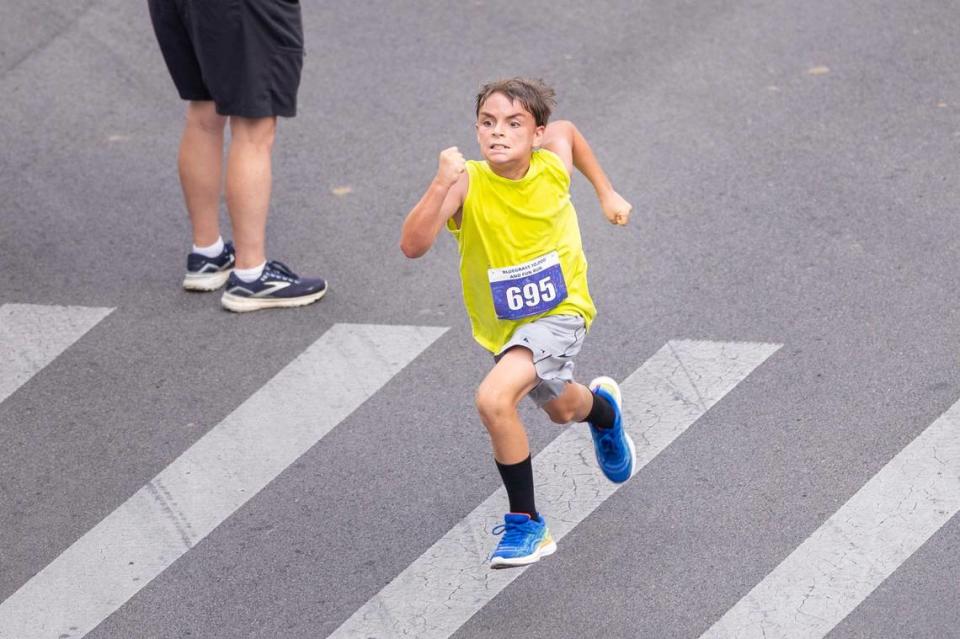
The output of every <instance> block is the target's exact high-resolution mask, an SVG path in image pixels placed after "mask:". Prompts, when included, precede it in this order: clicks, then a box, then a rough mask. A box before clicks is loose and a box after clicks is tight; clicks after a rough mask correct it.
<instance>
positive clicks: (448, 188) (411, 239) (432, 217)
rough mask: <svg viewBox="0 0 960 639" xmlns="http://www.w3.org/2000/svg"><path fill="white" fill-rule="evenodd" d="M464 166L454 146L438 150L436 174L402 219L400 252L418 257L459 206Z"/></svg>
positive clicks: (464, 185) (464, 192) (464, 191)
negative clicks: (418, 199) (439, 151)
mask: <svg viewBox="0 0 960 639" xmlns="http://www.w3.org/2000/svg"><path fill="white" fill-rule="evenodd" d="M466 168H467V165H466V162H465V160H464V159H463V155H462V154H461V153H460V151H459V150H458V149H457V147H455V146H452V147H450V148H449V149H444V150H443V151H442V152H441V153H440V162H439V166H438V168H437V175H436V177H434V178H433V181H431V182H430V186H428V187H427V191H426V193H424V194H423V197H421V198H420V201H419V202H417V204H416V206H414V207H413V209H411V211H410V213H408V214H407V219H406V220H404V222H403V230H402V231H401V232H400V250H401V251H403V254H404V255H406V256H407V257H420V256H421V255H423V254H424V253H426V252H427V251H429V250H430V247H431V246H433V243H434V241H435V240H436V239H437V234H438V233H439V232H440V229H442V228H443V225H444V224H446V223H447V220H449V219H450V218H451V217H453V216H454V215H456V214H457V213H458V212H459V211H460V209H461V208H462V207H463V201H464V199H465V198H466V196H467V173H466Z"/></svg>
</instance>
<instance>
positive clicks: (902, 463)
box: [701, 401, 960, 639]
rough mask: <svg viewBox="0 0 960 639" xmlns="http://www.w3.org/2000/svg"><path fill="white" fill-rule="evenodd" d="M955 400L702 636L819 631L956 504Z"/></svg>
mask: <svg viewBox="0 0 960 639" xmlns="http://www.w3.org/2000/svg"><path fill="white" fill-rule="evenodd" d="M958 432H960V401H958V402H957V403H955V404H954V405H953V406H951V407H950V408H949V409H948V410H947V412H945V413H944V414H943V415H941V416H940V417H939V418H938V419H937V420H936V421H935V422H933V423H932V424H931V425H930V426H928V427H927V429H926V430H925V431H923V432H922V433H920V435H919V436H918V437H917V438H916V439H914V440H913V441H912V442H911V443H910V444H908V445H907V446H906V448H904V449H903V450H902V451H901V452H900V453H899V454H898V455H897V456H896V457H894V458H893V459H892V460H890V462H889V463H887V465H886V466H884V467H883V468H882V469H881V470H880V472H878V473H877V474H876V475H874V476H873V478H872V479H870V481H868V482H867V483H866V484H865V485H864V486H863V487H862V488H861V489H860V490H859V491H857V493H856V494H855V495H854V496H853V497H851V498H850V500H849V501H847V503H845V504H844V505H843V506H841V507H840V509H839V510H838V511H837V512H836V513H834V514H833V516H832V517H830V519H828V520H827V521H826V523H824V524H823V525H822V526H820V528H818V529H817V530H816V531H815V532H814V533H813V534H812V535H810V536H809V537H808V538H807V539H806V541H804V542H803V543H802V544H800V546H798V547H797V548H796V550H794V551H793V552H792V553H791V554H790V555H789V556H788V557H787V558H786V559H784V560H783V562H782V563H781V564H780V565H779V566H777V567H776V568H775V569H774V570H773V571H772V572H771V573H770V574H768V575H767V576H766V577H765V578H764V579H763V581H761V582H760V583H759V584H757V586H756V587H754V588H753V590H751V591H750V592H749V593H748V594H747V595H746V596H745V597H744V598H743V599H741V600H740V601H739V603H737V604H736V605H735V606H734V607H733V608H731V609H730V610H729V611H727V613H726V614H725V615H724V616H723V617H721V618H720V620H719V621H717V623H715V624H714V625H713V627H711V628H710V629H709V630H708V631H707V632H705V633H704V634H703V635H702V637H701V639H710V638H717V639H719V638H726V637H736V638H737V639H749V638H751V637H758V638H763V637H765V638H766V639H774V638H777V637H823V636H825V635H826V634H827V633H828V632H830V630H831V629H832V628H833V627H834V626H836V625H837V624H838V623H840V621H842V620H843V618H844V617H846V616H847V615H848V614H849V613H850V612H851V611H852V610H853V609H854V608H856V607H857V606H858V605H859V604H860V603H861V602H862V601H863V600H864V599H866V598H867V596H868V595H869V594H870V593H871V592H873V591H874V589H876V587H877V586H879V585H880V583H881V582H883V580H884V579H886V578H887V577H888V576H890V575H891V574H892V573H893V571H894V570H896V569H897V567H898V566H900V564H902V563H903V562H904V561H906V560H907V558H908V557H910V555H912V554H913V553H914V552H916V551H917V549H919V548H920V546H922V545H923V544H924V542H926V541H927V539H929V538H930V537H931V536H932V535H933V534H934V533H935V532H937V530H939V529H940V528H941V527H942V526H943V525H944V524H945V523H946V522H947V521H948V520H949V519H950V518H951V517H952V516H953V515H954V514H956V512H957V510H958V509H960V437H958V436H957V433H958Z"/></svg>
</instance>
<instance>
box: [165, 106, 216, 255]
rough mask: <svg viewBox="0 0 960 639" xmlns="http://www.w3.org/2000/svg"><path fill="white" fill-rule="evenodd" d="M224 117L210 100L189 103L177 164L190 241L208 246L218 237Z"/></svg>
mask: <svg viewBox="0 0 960 639" xmlns="http://www.w3.org/2000/svg"><path fill="white" fill-rule="evenodd" d="M226 120H227V119H226V118H225V117H223V116H222V115H219V114H218V113H217V110H216V107H215V106H214V104H213V102H210V101H203V102H190V103H188V105H187V116H186V123H185V124H184V127H183V137H182V138H181V139H180V154H179V157H178V160H177V165H178V167H179V170H180V186H181V187H182V188H183V199H184V201H185V202H186V205H187V212H188V213H189V214H190V223H191V225H192V226H193V243H194V244H195V245H197V246H210V245H211V244H213V243H215V242H216V241H217V238H218V237H220V186H221V182H220V179H221V175H222V164H223V127H224V124H225V123H226Z"/></svg>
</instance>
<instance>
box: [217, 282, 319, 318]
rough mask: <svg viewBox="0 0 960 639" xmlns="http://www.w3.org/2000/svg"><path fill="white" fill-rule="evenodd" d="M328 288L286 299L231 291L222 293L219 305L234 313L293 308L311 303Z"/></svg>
mask: <svg viewBox="0 0 960 639" xmlns="http://www.w3.org/2000/svg"><path fill="white" fill-rule="evenodd" d="M329 288H330V287H329V285H328V286H327V287H326V288H324V289H323V290H322V291H318V292H316V293H313V294H311V295H303V296H301V297H290V298H286V299H284V298H281V297H240V296H238V295H233V294H231V293H224V294H223V297H221V298H220V305H221V306H223V308H225V309H227V310H228V311H233V312H234V313H248V312H250V311H259V310H263V309H266V308H293V307H296V306H306V305H307V304H313V303H314V302H316V301H317V300H319V299H320V298H321V297H323V296H324V295H326V293H327V289H329Z"/></svg>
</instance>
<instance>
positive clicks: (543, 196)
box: [400, 78, 636, 568]
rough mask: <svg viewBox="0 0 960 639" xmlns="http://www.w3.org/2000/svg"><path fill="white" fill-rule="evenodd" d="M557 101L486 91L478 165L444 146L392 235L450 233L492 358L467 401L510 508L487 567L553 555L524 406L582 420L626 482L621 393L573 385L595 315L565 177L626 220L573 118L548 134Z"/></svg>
mask: <svg viewBox="0 0 960 639" xmlns="http://www.w3.org/2000/svg"><path fill="white" fill-rule="evenodd" d="M553 104H554V91H553V89H551V88H550V87H548V86H546V85H544V84H543V83H542V82H541V81H538V80H528V79H524V78H512V79H509V80H502V81H498V82H492V83H490V84H487V85H485V86H484V87H482V88H481V90H480V93H479V94H478V95H477V99H476V115H477V121H476V125H475V126H476V130H477V142H478V143H479V144H480V154H481V155H482V156H483V161H465V160H464V158H463V155H461V153H460V151H459V150H458V149H457V148H456V147H451V148H448V149H446V150H444V151H443V152H442V153H441V154H440V160H439V168H438V170H437V174H436V176H435V177H434V179H433V181H432V182H431V183H430V186H429V187H428V188H427V191H426V193H424V195H423V197H422V198H421V199H420V201H419V202H418V203H417V204H416V206H414V207H413V209H412V210H411V211H410V213H409V214H408V215H407V218H406V220H405V221H404V224H403V230H402V234H401V239H400V247H401V250H402V251H403V253H404V254H405V255H406V256H407V257H411V258H416V257H420V256H421V255H423V254H424V253H426V252H427V251H428V250H429V249H430V247H431V246H432V245H433V243H434V241H435V240H436V237H437V234H438V233H439V232H440V229H441V228H443V227H444V226H446V227H447V229H448V230H449V231H450V233H452V234H453V236H454V237H455V238H456V240H457V244H458V245H459V249H460V277H461V282H462V286H463V299H464V305H465V306H466V309H467V314H468V315H469V317H470V323H471V326H472V329H473V336H474V338H475V339H476V341H477V342H478V343H479V344H480V345H481V346H483V347H484V348H486V349H487V350H489V351H490V352H491V353H492V354H493V355H494V359H495V362H496V363H495V365H494V366H493V368H492V370H491V371H490V372H489V373H488V374H487V376H486V378H484V380H483V381H482V382H481V384H480V387H479V389H478V390H477V394H476V405H477V410H478V411H479V413H480V419H481V421H482V422H483V424H484V426H486V428H487V431H488V432H489V434H490V439H491V442H492V444H493V455H494V459H495V461H496V464H497V468H498V470H499V471H500V476H501V477H502V479H503V483H504V486H505V487H506V491H507V496H508V498H509V501H510V512H509V513H507V514H506V516H505V517H504V524H503V530H504V535H503V537H502V539H501V540H500V543H499V544H498V545H497V548H496V550H495V551H494V552H493V554H492V556H491V559H490V565H491V567H494V568H499V567H507V566H519V565H524V564H529V563H533V562H535V561H538V560H539V559H540V558H541V557H544V556H546V555H550V554H552V553H553V552H555V551H556V548H557V545H556V543H555V542H554V540H553V538H552V537H551V535H550V531H549V529H548V527H547V522H546V519H545V518H544V517H543V516H542V515H541V514H540V513H539V512H538V511H537V508H536V503H535V499H534V485H533V467H532V465H531V460H530V448H529V445H528V442H527V434H526V431H525V430H524V428H523V424H522V423H521V422H520V418H519V416H518V414H517V405H518V404H519V402H520V400H521V399H522V398H523V397H524V396H529V397H530V398H531V399H533V401H534V402H536V404H537V405H538V406H539V407H541V408H542V409H543V410H544V411H546V413H547V415H549V416H550V419H551V420H553V421H554V422H556V423H558V424H567V423H569V422H572V421H577V422H587V423H588V424H589V427H590V431H591V434H592V435H593V442H594V448H595V452H596V455H597V461H598V463H599V465H600V468H601V470H602V471H603V473H604V474H605V475H606V476H607V478H608V479H610V480H611V481H613V482H624V481H626V480H627V479H629V478H630V475H631V473H632V472H633V469H634V466H635V460H636V453H635V451H634V445H633V441H632V440H631V439H630V437H629V435H627V434H626V432H625V431H624V429H623V424H622V419H621V410H620V407H621V397H620V389H619V387H618V386H617V383H616V382H615V381H614V380H612V379H610V378H609V377H598V378H597V379H595V380H593V381H592V382H591V383H590V385H589V387H588V386H584V385H582V384H578V383H576V382H574V380H573V369H574V364H573V357H574V356H576V354H577V353H578V352H579V351H580V347H581V346H582V344H583V340H584V337H585V336H586V333H587V331H588V330H589V328H590V324H591V322H592V321H593V319H594V316H595V315H596V308H595V307H594V305H593V300H592V299H591V298H590V292H589V290H588V287H587V261H586V258H585V257H584V254H583V247H582V245H581V241H580V229H579V225H578V223H577V214H576V211H575V210H574V208H573V204H572V203H571V201H570V174H571V171H572V169H573V167H576V168H577V169H578V170H579V171H580V172H581V173H583V175H584V176H586V178H587V179H588V180H589V181H590V183H591V184H592V185H593V187H594V189H595V190H596V192H597V196H598V197H599V199H600V205H601V208H602V210H603V213H604V215H605V216H606V217H607V219H608V220H609V221H610V222H611V223H613V224H617V225H624V224H626V223H627V221H628V219H629V216H630V211H631V208H632V207H631V205H630V204H629V203H628V202H627V201H626V200H624V199H623V198H622V197H621V196H620V195H619V194H617V192H616V191H614V190H613V187H612V186H611V184H610V181H609V180H608V179H607V176H606V175H605V174H604V172H603V170H602V169H601V168H600V164H599V163H598V162H597V159H596V157H595V156H594V154H593V151H592V150H591V149H590V146H589V145H588V144H587V141H586V140H585V139H584V138H583V136H582V135H581V134H580V132H579V131H578V130H577V128H576V127H575V126H574V125H573V124H572V123H571V122H566V121H559V122H552V123H549V124H548V120H549V118H550V112H551V109H552V107H553Z"/></svg>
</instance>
